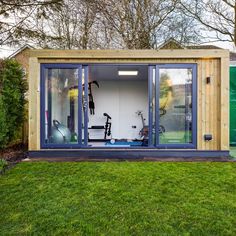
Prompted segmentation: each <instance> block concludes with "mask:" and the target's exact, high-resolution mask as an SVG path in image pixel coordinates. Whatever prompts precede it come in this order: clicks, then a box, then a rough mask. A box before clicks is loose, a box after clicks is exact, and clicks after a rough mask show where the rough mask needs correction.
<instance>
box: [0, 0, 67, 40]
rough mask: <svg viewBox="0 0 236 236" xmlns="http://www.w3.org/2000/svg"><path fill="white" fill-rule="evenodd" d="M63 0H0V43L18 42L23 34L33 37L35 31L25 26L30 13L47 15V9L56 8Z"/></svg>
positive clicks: (39, 15) (35, 33)
mask: <svg viewBox="0 0 236 236" xmlns="http://www.w3.org/2000/svg"><path fill="white" fill-rule="evenodd" d="M62 1H63V0H10V1H9V0H0V35H1V39H0V45H4V44H14V43H18V42H19V41H21V40H22V38H23V37H24V36H25V37H27V38H30V37H32V36H33V37H35V35H37V32H36V31H35V30H34V29H33V28H32V27H30V28H28V27H25V25H24V23H25V21H26V20H27V19H28V18H29V17H30V16H31V15H32V14H36V15H37V16H38V17H41V16H42V17H43V16H46V15H47V11H48V10H49V9H53V10H54V11H56V10H58V9H59V7H60V4H61V3H62Z"/></svg>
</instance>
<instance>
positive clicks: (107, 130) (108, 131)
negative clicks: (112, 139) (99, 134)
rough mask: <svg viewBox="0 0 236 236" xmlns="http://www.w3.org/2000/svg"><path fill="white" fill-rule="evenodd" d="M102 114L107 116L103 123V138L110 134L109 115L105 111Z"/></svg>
mask: <svg viewBox="0 0 236 236" xmlns="http://www.w3.org/2000/svg"><path fill="white" fill-rule="evenodd" d="M103 115H104V116H105V117H106V118H107V120H106V123H105V132H104V139H105V140H106V139H107V136H110V135H111V122H110V120H111V117H110V116H109V115H108V114H107V113H103Z"/></svg>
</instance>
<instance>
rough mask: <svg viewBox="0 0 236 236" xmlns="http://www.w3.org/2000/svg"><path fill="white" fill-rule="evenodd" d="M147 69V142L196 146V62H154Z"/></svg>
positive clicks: (160, 144) (168, 146)
mask: <svg viewBox="0 0 236 236" xmlns="http://www.w3.org/2000/svg"><path fill="white" fill-rule="evenodd" d="M151 68H152V69H151ZM153 68H154V69H153ZM150 72H151V73H150V76H149V78H150V81H151V83H150V88H149V92H150V101H151V103H150V108H149V111H150V117H152V120H150V121H149V127H152V136H151V135H149V139H150V140H149V143H150V145H151V144H152V145H154V146H157V147H160V148H175V147H176V148H185V147H186V148H194V147H196V65H195V64H165V65H156V66H150Z"/></svg>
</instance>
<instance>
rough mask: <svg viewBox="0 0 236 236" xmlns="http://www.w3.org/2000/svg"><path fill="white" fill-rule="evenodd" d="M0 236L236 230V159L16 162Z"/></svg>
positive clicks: (3, 196)
mask: <svg viewBox="0 0 236 236" xmlns="http://www.w3.org/2000/svg"><path fill="white" fill-rule="evenodd" d="M0 203H1V204H0V212H1V214H0V235H4V236H5V235H135V236H136V235H168V236H169V235H197V236H199V235H214V236H217V235H236V227H235V225H236V163H196V162H195V163H194V162H193V163H181V162H179V163H163V162H162V163H160V162H115V163H113V162H102V163H96V162H92V163H88V162H82V163H75V162H71V163H46V162H41V163H20V164H18V165H17V166H16V167H15V168H13V169H11V170H9V171H7V173H6V174H5V175H3V176H1V177H0Z"/></svg>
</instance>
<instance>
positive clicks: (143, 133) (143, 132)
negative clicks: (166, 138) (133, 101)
mask: <svg viewBox="0 0 236 236" xmlns="http://www.w3.org/2000/svg"><path fill="white" fill-rule="evenodd" d="M136 114H137V115H138V116H140V117H141V121H142V126H143V127H142V129H141V130H140V131H139V135H140V137H141V139H143V140H148V133H149V126H148V125H146V124H145V120H146V119H145V118H144V117H143V112H142V111H137V112H136ZM165 114H166V110H165V109H160V117H161V116H163V115H165ZM152 131H153V133H155V127H154V126H153V127H152ZM158 132H159V134H164V133H165V127H164V126H163V125H159V129H158Z"/></svg>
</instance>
